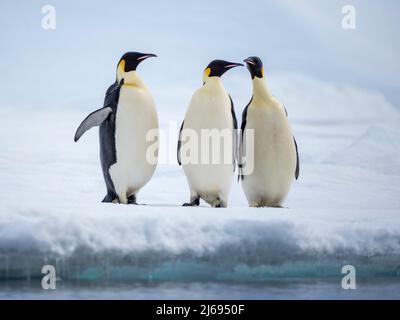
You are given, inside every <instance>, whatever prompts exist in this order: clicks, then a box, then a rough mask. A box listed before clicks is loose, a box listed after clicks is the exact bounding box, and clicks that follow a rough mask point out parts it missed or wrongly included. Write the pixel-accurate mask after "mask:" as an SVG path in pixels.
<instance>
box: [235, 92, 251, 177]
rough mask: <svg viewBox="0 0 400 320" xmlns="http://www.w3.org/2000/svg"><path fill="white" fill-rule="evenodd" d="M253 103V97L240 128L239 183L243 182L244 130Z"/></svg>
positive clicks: (244, 113)
mask: <svg viewBox="0 0 400 320" xmlns="http://www.w3.org/2000/svg"><path fill="white" fill-rule="evenodd" d="M252 101H253V97H251V99H250V101H249V103H248V104H247V106H246V107H245V108H244V110H243V113H242V124H241V126H240V144H239V165H238V167H239V172H238V181H239V180H240V179H242V180H243V175H242V152H243V133H244V129H245V128H246V121H247V109H248V108H249V105H250V103H251V102H252Z"/></svg>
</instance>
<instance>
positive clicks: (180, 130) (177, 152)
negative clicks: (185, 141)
mask: <svg viewBox="0 0 400 320" xmlns="http://www.w3.org/2000/svg"><path fill="white" fill-rule="evenodd" d="M184 123H185V121H182V125H181V128H180V129H179V136H178V146H177V148H176V158H177V160H178V164H179V165H181V164H182V163H181V154H180V151H181V145H182V141H181V134H182V129H183V124H184Z"/></svg>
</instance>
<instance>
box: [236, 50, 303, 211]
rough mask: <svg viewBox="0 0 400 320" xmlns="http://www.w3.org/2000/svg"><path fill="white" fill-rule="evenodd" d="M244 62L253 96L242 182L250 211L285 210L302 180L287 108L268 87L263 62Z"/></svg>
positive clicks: (244, 128) (246, 118)
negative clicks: (289, 196)
mask: <svg viewBox="0 0 400 320" xmlns="http://www.w3.org/2000/svg"><path fill="white" fill-rule="evenodd" d="M244 62H245V63H246V65H247V68H248V70H249V71H250V75H251V78H252V82H253V96H252V98H251V100H250V102H249V103H248V105H247V106H246V108H245V109H244V111H243V115H242V124H241V129H240V142H239V143H240V146H239V178H240V179H241V181H242V187H243V190H244V193H245V195H246V198H247V201H248V204H249V206H250V207H282V204H283V201H284V200H285V198H286V196H287V194H288V193H289V189H290V187H291V184H292V182H293V180H294V179H297V178H298V177H299V170H300V166H299V155H298V150H297V143H296V140H295V138H294V136H293V133H292V128H291V126H290V123H289V120H288V117H287V112H286V109H285V107H284V106H283V104H282V103H281V102H279V100H278V99H277V98H275V97H274V96H273V95H272V94H271V92H270V90H269V88H268V86H267V83H266V81H265V76H264V67H263V63H262V61H261V59H260V58H258V57H249V58H247V59H245V60H244ZM250 130H251V132H250ZM250 134H251V135H252V139H249V137H248V135H250ZM247 140H250V141H247ZM246 142H248V145H246ZM250 144H252V145H250Z"/></svg>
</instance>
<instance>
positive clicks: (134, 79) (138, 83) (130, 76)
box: [117, 71, 146, 88]
mask: <svg viewBox="0 0 400 320" xmlns="http://www.w3.org/2000/svg"><path fill="white" fill-rule="evenodd" d="M122 79H124V86H131V87H138V88H146V85H145V84H144V82H143V80H142V79H141V78H140V77H139V75H138V73H137V72H136V71H129V72H125V73H124V74H123V75H117V81H118V82H120V81H121V80H122Z"/></svg>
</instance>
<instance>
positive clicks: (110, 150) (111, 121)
mask: <svg viewBox="0 0 400 320" xmlns="http://www.w3.org/2000/svg"><path fill="white" fill-rule="evenodd" d="M122 84H123V80H122V81H121V82H120V83H118V82H115V83H113V84H112V85H111V86H110V87H109V88H108V90H107V92H106V96H105V98H104V107H109V108H111V109H112V110H113V112H112V113H111V114H110V116H109V117H108V118H107V119H106V120H105V121H103V123H102V124H101V125H100V129H99V138H100V163H101V168H102V170H103V176H104V181H105V183H106V187H107V195H106V196H105V197H104V199H103V201H102V202H112V201H114V200H118V196H117V194H116V192H115V188H114V183H113V182H112V179H111V176H110V173H109V169H110V167H111V166H112V165H113V164H114V163H116V162H117V152H116V149H115V119H116V114H117V106H118V100H119V92H120V89H121V86H122Z"/></svg>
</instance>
